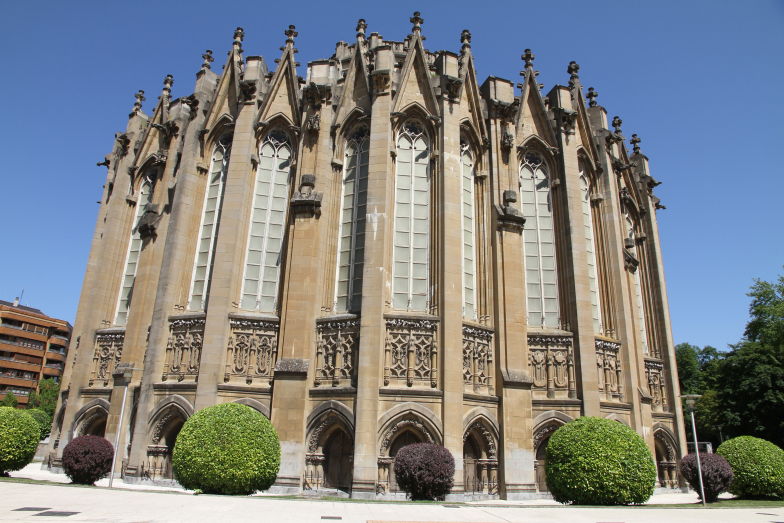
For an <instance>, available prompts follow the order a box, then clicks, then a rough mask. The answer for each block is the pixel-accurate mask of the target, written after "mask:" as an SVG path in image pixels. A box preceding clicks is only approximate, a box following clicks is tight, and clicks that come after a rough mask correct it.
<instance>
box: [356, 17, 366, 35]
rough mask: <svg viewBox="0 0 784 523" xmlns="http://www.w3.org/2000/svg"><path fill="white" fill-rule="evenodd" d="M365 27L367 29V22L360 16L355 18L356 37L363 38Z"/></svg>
mask: <svg viewBox="0 0 784 523" xmlns="http://www.w3.org/2000/svg"><path fill="white" fill-rule="evenodd" d="M365 29H367V23H366V22H365V19H364V18H360V19H359V20H357V38H361V39H362V40H364V39H365Z"/></svg>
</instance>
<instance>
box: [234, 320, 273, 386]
mask: <svg viewBox="0 0 784 523" xmlns="http://www.w3.org/2000/svg"><path fill="white" fill-rule="evenodd" d="M229 326H230V329H231V330H230V334H229V345H228V347H227V349H226V371H225V373H224V376H223V380H224V381H225V382H230V381H245V383H247V384H251V383H253V382H254V381H259V382H261V384H263V385H269V384H271V383H272V378H273V374H274V371H275V363H276V362H277V358H278V326H279V323H278V321H277V320H274V321H272V320H261V319H258V320H257V319H250V318H231V319H230V320H229Z"/></svg>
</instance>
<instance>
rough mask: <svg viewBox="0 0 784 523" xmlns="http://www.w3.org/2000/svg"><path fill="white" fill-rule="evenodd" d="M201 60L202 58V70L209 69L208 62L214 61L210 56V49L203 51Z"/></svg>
mask: <svg viewBox="0 0 784 523" xmlns="http://www.w3.org/2000/svg"><path fill="white" fill-rule="evenodd" d="M201 58H202V60H204V61H203V62H202V64H201V68H202V70H205V69H209V68H210V64H211V63H212V62H214V61H215V58H213V57H212V49H207V50H206V51H204V54H203V55H201Z"/></svg>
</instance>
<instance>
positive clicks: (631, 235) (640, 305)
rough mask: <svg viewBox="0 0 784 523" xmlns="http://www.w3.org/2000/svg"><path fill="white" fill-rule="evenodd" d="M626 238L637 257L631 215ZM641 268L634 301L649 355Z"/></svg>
mask: <svg viewBox="0 0 784 523" xmlns="http://www.w3.org/2000/svg"><path fill="white" fill-rule="evenodd" d="M626 237H627V238H628V240H631V241H629V242H627V245H630V246H631V247H630V248H629V250H630V251H631V252H632V253H633V254H634V255H635V256H636V255H637V254H636V252H635V251H636V247H635V246H636V245H637V242H636V239H637V236H636V234H635V232H634V223H633V222H632V219H631V218H630V217H629V215H628V214H627V215H626ZM640 270H641V267H640V266H639V265H638V266H637V269H636V270H635V271H634V301H635V303H636V306H637V307H636V308H637V328H638V330H639V336H640V344H641V348H642V353H643V354H648V328H647V327H646V326H645V305H644V303H643V299H642V281H641V280H640Z"/></svg>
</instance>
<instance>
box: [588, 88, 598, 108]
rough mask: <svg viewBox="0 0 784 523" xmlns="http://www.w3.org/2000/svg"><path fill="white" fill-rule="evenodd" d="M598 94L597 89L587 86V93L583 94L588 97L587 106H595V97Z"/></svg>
mask: <svg viewBox="0 0 784 523" xmlns="http://www.w3.org/2000/svg"><path fill="white" fill-rule="evenodd" d="M598 96H599V91H597V90H596V89H594V88H593V87H589V88H588V94H586V95H585V97H586V98H588V107H596V98H597V97H598Z"/></svg>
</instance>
